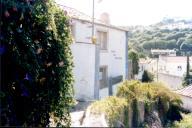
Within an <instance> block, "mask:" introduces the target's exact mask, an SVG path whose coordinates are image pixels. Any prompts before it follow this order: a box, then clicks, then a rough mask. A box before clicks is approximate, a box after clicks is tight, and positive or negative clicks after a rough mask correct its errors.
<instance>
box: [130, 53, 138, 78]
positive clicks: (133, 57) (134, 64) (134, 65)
mask: <svg viewBox="0 0 192 128" xmlns="http://www.w3.org/2000/svg"><path fill="white" fill-rule="evenodd" d="M128 56H129V59H131V60H132V68H133V70H132V73H133V75H135V74H138V71H139V64H138V61H139V56H138V54H137V53H136V52H135V51H130V52H129V53H128Z"/></svg>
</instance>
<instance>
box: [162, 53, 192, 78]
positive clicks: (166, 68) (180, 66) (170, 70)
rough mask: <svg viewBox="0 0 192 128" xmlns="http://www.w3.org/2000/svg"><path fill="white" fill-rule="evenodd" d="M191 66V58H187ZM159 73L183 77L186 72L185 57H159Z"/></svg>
mask: <svg viewBox="0 0 192 128" xmlns="http://www.w3.org/2000/svg"><path fill="white" fill-rule="evenodd" d="M189 63H190V66H192V57H190V58H189ZM158 65H159V68H158V69H159V71H158V72H159V73H164V74H169V75H174V76H179V77H183V76H184V74H185V73H186V70H187V57H186V56H159V61H158Z"/></svg>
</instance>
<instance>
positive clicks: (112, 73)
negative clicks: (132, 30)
mask: <svg viewBox="0 0 192 128" xmlns="http://www.w3.org/2000/svg"><path fill="white" fill-rule="evenodd" d="M62 8H63V9H64V10H65V11H66V13H67V14H68V15H69V16H70V17H71V28H72V34H73V38H74V43H73V44H72V46H71V49H72V54H73V58H74V70H73V72H74V77H75V84H74V90H75V98H76V99H78V100H94V99H100V98H103V97H106V96H109V95H112V94H114V93H115V91H116V87H117V83H119V82H121V81H122V80H124V79H127V76H128V64H127V63H128V58H127V57H128V55H127V54H128V46H127V45H128V44H127V42H128V41H127V40H128V38H127V36H128V32H127V30H125V29H123V28H120V27H116V26H112V25H110V24H109V18H108V15H107V14H106V13H105V14H104V15H103V16H102V17H104V18H103V19H101V20H95V24H94V26H95V27H94V33H95V36H96V39H97V43H96V44H93V43H92V40H91V37H92V19H91V17H89V16H86V15H85V14H83V13H81V12H79V11H77V10H75V9H72V8H69V7H65V6H62Z"/></svg>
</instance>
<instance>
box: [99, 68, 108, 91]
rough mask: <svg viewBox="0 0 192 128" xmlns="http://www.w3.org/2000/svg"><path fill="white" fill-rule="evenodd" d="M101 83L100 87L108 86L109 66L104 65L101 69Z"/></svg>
mask: <svg viewBox="0 0 192 128" xmlns="http://www.w3.org/2000/svg"><path fill="white" fill-rule="evenodd" d="M99 84H100V89H102V88H106V87H107V66H102V67H100V69H99Z"/></svg>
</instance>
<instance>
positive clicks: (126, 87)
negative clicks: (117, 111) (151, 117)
mask: <svg viewBox="0 0 192 128" xmlns="http://www.w3.org/2000/svg"><path fill="white" fill-rule="evenodd" d="M117 96H119V97H122V98H125V99H127V101H128V102H129V103H130V104H131V103H132V102H133V101H134V100H135V99H136V100H138V101H142V102H144V103H145V113H146V114H150V113H151V112H152V111H153V110H154V109H157V111H158V112H159V115H160V119H161V121H162V122H163V124H166V123H167V122H168V121H169V120H171V121H173V120H174V119H172V118H171V117H172V116H174V115H172V114H176V113H177V114H178V115H177V116H178V118H176V119H175V120H180V119H181V118H182V117H181V115H180V112H178V111H179V109H180V107H181V104H182V101H181V100H180V98H179V96H178V95H176V94H175V93H173V92H171V91H170V90H169V89H168V88H166V87H164V86H163V84H161V83H155V82H153V83H141V82H139V81H125V82H123V83H122V84H121V86H119V88H118V91H117ZM155 106H156V107H155ZM153 107H155V108H153Z"/></svg>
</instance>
